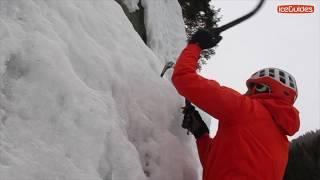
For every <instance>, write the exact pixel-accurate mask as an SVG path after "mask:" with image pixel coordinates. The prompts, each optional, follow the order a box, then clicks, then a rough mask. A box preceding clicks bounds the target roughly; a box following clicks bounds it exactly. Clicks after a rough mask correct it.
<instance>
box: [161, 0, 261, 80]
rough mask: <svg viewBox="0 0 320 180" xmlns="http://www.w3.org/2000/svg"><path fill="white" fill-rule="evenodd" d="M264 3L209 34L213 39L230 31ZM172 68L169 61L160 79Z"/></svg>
mask: <svg viewBox="0 0 320 180" xmlns="http://www.w3.org/2000/svg"><path fill="white" fill-rule="evenodd" d="M264 2H265V0H260V2H259V4H258V5H257V6H256V7H255V8H254V9H253V10H252V11H250V12H249V13H248V14H245V15H243V16H241V17H239V18H238V19H235V20H233V21H231V22H229V23H227V24H225V25H223V26H221V27H217V28H212V29H210V33H211V34H212V35H213V37H215V36H219V35H220V33H222V32H223V31H225V30H227V29H230V28H231V27H234V26H236V25H238V24H240V23H241V22H243V21H245V20H247V19H249V18H250V17H252V16H253V15H255V14H256V13H257V12H258V11H259V10H260V8H261V7H262V5H263V3H264ZM173 66H174V62H173V61H169V62H167V63H166V64H165V66H164V67H163V69H162V72H161V75H160V77H163V75H164V74H165V73H166V71H167V70H168V69H170V68H172V67H173Z"/></svg>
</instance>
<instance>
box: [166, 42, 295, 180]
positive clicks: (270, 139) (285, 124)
mask: <svg viewBox="0 0 320 180" xmlns="http://www.w3.org/2000/svg"><path fill="white" fill-rule="evenodd" d="M200 51H201V49H200V47H199V46H198V45H196V44H190V45H188V46H187V47H186V48H185V49H184V50H183V52H182V54H181V55H180V57H179V59H178V61H177V63H176V65H175V70H174V73H173V76H172V81H173V84H174V86H175V87H176V89H177V90H178V92H179V93H180V94H181V95H182V96H184V97H186V98H187V99H188V100H190V101H191V102H192V103H194V104H195V105H197V106H198V107H199V108H201V109H202V110H204V111H206V112H207V113H209V114H210V115H212V116H213V117H214V118H216V119H218V120H219V125H218V131H217V133H216V136H215V137H214V138H213V139H212V138H210V137H209V135H208V134H205V135H203V136H201V137H200V138H198V139H197V146H198V152H199V157H200V161H201V164H202V166H203V179H204V180H282V178H283V175H284V172H285V168H286V165H287V161H288V151H289V142H288V139H287V135H293V134H294V133H295V132H297V131H298V129H299V125H300V123H299V122H300V121H299V113H298V111H297V110H296V109H295V108H294V107H293V105H292V104H290V103H289V102H286V101H284V100H282V99H279V98H275V97H272V95H270V94H257V95H251V96H247V95H241V94H240V93H238V92H237V91H235V90H233V89H230V88H228V87H224V86H220V85H219V83H218V82H216V81H214V80H208V79H205V78H203V77H201V76H200V75H198V74H197V73H196V69H197V61H198V59H199V56H200Z"/></svg>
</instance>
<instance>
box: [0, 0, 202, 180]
mask: <svg viewBox="0 0 320 180" xmlns="http://www.w3.org/2000/svg"><path fill="white" fill-rule="evenodd" d="M124 3H125V4H126V5H127V6H128V8H129V9H130V10H131V11H134V10H136V9H137V7H138V6H137V1H129V0H126V1H124ZM142 5H143V6H144V7H145V11H146V17H145V20H146V27H147V36H148V40H149V41H148V45H149V46H150V47H151V48H149V47H148V46H146V45H145V44H144V42H143V41H142V40H141V38H140V37H139V35H138V34H137V33H136V32H135V31H134V29H133V26H132V25H131V24H130V22H129V20H128V19H127V17H126V16H125V14H124V12H123V10H122V9H121V7H120V6H119V5H118V4H117V3H116V2H115V1H111V0H99V1H92V0H81V1H79V0H63V1H62V0H60V1H54V0H0V120H1V121H0V177H1V178H0V179H1V180H29V179H30V180H31V179H32V180H34V179H39V180H43V179H46V180H53V179H54V180H57V179H58V180H62V179H66V180H82V179H83V180H111V179H112V180H144V179H151V180H160V179H166V180H194V179H197V177H198V174H199V172H198V167H199V162H198V158H197V154H196V152H195V150H194V149H192V148H194V140H193V139H192V137H191V136H187V135H186V132H185V131H184V130H182V129H181V128H180V123H181V118H182V117H181V113H180V112H179V111H180V107H181V105H182V102H183V101H182V99H181V98H180V97H179V96H178V95H177V93H176V92H175V89H174V88H173V87H172V85H171V82H170V80H169V78H168V77H169V76H168V75H169V74H170V72H169V74H168V75H167V77H166V78H163V79H160V77H159V74H160V71H161V70H162V67H163V65H164V62H166V61H169V60H173V59H174V58H176V57H177V56H178V55H179V52H180V51H181V49H182V48H183V46H184V39H185V35H184V26H183V21H182V15H181V10H180V7H179V5H178V2H176V1H152V0H144V1H142Z"/></svg>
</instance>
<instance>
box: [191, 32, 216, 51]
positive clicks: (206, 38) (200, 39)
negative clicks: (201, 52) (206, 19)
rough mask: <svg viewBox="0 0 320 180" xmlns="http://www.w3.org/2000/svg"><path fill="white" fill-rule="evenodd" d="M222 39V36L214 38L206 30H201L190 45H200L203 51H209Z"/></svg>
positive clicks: (192, 38)
mask: <svg viewBox="0 0 320 180" xmlns="http://www.w3.org/2000/svg"><path fill="white" fill-rule="evenodd" d="M221 39H222V37H221V36H220V35H217V36H214V35H213V34H210V33H209V31H207V30H205V29H199V30H198V31H197V32H195V33H194V34H193V35H192V36H191V38H190V40H189V43H198V44H199V46H200V47H201V48H202V49H209V48H212V47H214V46H216V45H217V44H218V43H219V42H220V41H221Z"/></svg>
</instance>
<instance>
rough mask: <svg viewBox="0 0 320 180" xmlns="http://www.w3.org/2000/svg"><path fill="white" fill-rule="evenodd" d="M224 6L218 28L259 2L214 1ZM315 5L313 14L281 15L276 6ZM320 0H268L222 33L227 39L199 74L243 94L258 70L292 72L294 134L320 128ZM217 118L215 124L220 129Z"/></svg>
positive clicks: (219, 6)
mask: <svg viewBox="0 0 320 180" xmlns="http://www.w3.org/2000/svg"><path fill="white" fill-rule="evenodd" d="M212 2H213V5H214V6H215V7H216V8H221V12H220V15H221V16H222V19H221V22H219V26H221V25H223V24H225V23H227V22H230V21H231V20H233V19H236V18H237V17H239V16H241V15H243V14H245V13H247V12H249V11H250V10H251V9H253V8H254V7H255V6H256V4H257V3H258V0H256V1H253V0H238V1H233V0H213V1H212ZM285 4H304V5H314V6H315V12H314V13H313V14H280V13H278V12H277V6H278V5H285ZM319 7H320V1H316V0H314V1H301V0H300V1H298V0H290V1H285V0H281V1H280V0H267V1H266V3H265V4H264V6H263V7H262V9H261V10H260V11H259V12H258V13H257V14H256V15H255V16H253V17H252V18H250V19H249V20H247V21H246V22H243V23H242V24H240V25H238V26H236V27H234V28H232V29H229V30H227V31H225V32H223V33H222V34H221V35H222V37H223V40H222V41H221V42H220V44H219V47H218V48H217V49H216V55H215V56H213V57H212V58H211V59H210V60H209V61H208V62H207V65H205V66H204V67H203V70H202V72H201V74H202V75H203V76H205V77H207V78H209V79H215V80H217V81H218V82H220V83H221V84H222V85H225V86H229V87H231V88H233V89H235V90H237V91H239V92H241V93H244V92H245V91H246V86H245V81H246V80H247V79H248V78H249V77H250V76H251V74H253V73H254V72H256V71H257V70H260V69H262V68H265V67H277V68H280V69H283V70H285V71H287V72H289V73H291V74H292V75H293V76H294V77H295V78H296V81H297V84H298V91H299V95H298V99H297V101H296V103H295V106H296V107H297V109H298V110H299V111H300V119H301V126H300V130H299V132H298V133H297V134H296V135H295V136H293V137H292V138H295V137H297V136H300V135H302V134H304V133H305V132H307V131H310V130H316V129H320V113H319V109H320V96H319V94H320V93H319V92H320V76H319V70H320V53H319V50H320V21H319V20H320V14H319ZM216 124H217V122H216V121H213V124H212V125H211V126H212V127H213V129H215V128H216Z"/></svg>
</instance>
